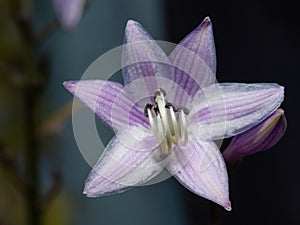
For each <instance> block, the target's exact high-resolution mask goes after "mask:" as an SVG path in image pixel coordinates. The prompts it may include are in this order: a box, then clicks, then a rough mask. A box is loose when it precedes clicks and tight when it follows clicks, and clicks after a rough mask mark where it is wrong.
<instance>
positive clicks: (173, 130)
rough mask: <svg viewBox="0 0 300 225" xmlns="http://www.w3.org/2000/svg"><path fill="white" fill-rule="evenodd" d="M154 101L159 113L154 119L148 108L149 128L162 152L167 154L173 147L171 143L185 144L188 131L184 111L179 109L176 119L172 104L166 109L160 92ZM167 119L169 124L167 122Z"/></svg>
mask: <svg viewBox="0 0 300 225" xmlns="http://www.w3.org/2000/svg"><path fill="white" fill-rule="evenodd" d="M155 101H156V103H157V106H158V109H159V113H158V114H157V116H156V119H155V120H154V118H153V116H152V111H151V110H150V109H149V108H148V109H147V112H148V117H149V123H150V126H151V130H152V132H153V134H154V136H155V138H156V140H157V141H158V143H159V145H160V148H161V150H162V153H163V154H169V153H170V152H171V150H172V148H173V144H177V143H178V144H180V145H182V146H185V145H186V144H187V141H188V132H187V124H186V117H185V113H184V112H183V110H180V113H179V116H178V119H177V118H176V115H175V111H174V109H173V107H172V106H171V107H170V109H166V107H165V105H166V103H165V99H164V96H163V94H162V93H161V94H160V95H159V96H156V100H155ZM169 121H170V122H171V124H169ZM178 123H179V124H178ZM170 125H171V126H170Z"/></svg>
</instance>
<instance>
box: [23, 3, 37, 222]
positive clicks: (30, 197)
mask: <svg viewBox="0 0 300 225" xmlns="http://www.w3.org/2000/svg"><path fill="white" fill-rule="evenodd" d="M22 3H23V4H22V5H21V7H23V10H21V11H22V12H23V13H24V12H26V13H25V15H26V16H25V20H24V19H23V20H22V19H21V20H20V23H19V28H20V30H21V32H22V36H23V40H24V42H23V49H22V50H23V69H24V74H26V85H25V88H24V116H25V118H24V119H25V127H24V128H25V130H24V132H25V135H26V136H25V137H26V151H25V175H26V179H27V190H26V204H27V205H26V206H27V207H26V208H27V210H28V211H27V224H28V225H40V224H41V210H40V207H39V204H38V203H39V197H40V180H39V151H38V145H37V140H36V135H35V130H36V126H35V107H36V100H37V92H36V90H37V88H36V85H37V82H36V80H37V79H36V75H37V71H36V61H35V54H34V53H35V38H34V33H33V30H32V27H31V18H32V15H31V14H32V10H31V9H32V2H31V1H30V0H23V1H22ZM23 15H24V14H23Z"/></svg>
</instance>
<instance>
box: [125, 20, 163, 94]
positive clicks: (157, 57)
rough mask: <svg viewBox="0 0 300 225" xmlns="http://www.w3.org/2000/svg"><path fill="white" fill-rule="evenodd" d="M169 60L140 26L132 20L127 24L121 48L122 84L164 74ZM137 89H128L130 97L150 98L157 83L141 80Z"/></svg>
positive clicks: (151, 80)
mask: <svg viewBox="0 0 300 225" xmlns="http://www.w3.org/2000/svg"><path fill="white" fill-rule="evenodd" d="M168 62H169V59H168V57H167V56H166V54H165V53H164V51H163V50H162V49H161V48H160V47H159V46H158V44H157V43H156V42H155V41H154V40H153V39H152V37H151V36H150V35H149V34H148V33H147V32H146V31H145V30H144V28H143V27H142V25H140V24H139V23H138V22H135V21H133V20H129V21H128V22H127V26H126V29H125V44H124V47H123V55H122V67H123V78H124V84H125V85H126V86H127V85H128V84H130V83H131V82H132V81H134V80H137V79H142V78H144V77H149V76H151V77H154V78H155V76H160V75H161V74H165V72H164V70H165V68H166V65H165V63H168ZM141 82H142V84H141V85H140V86H139V87H138V88H136V87H135V88H132V89H131V88H129V90H128V91H129V92H130V93H129V94H130V95H133V96H135V95H138V96H146V95H147V97H149V96H152V95H153V94H154V92H155V90H156V89H157V88H159V86H158V83H157V82H156V80H155V79H150V80H146V79H145V80H142V81H141Z"/></svg>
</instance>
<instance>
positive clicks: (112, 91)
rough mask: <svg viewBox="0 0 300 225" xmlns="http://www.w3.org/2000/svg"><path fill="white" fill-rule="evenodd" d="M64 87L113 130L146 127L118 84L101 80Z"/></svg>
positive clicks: (75, 82) (137, 110) (145, 119)
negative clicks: (134, 126) (133, 126)
mask: <svg viewBox="0 0 300 225" xmlns="http://www.w3.org/2000/svg"><path fill="white" fill-rule="evenodd" d="M64 86H65V88H66V89H68V90H69V91H70V92H71V93H72V94H74V95H75V96H76V97H78V98H79V100H80V101H81V102H82V103H83V104H85V105H86V106H87V107H88V108H90V109H91V110H92V111H93V112H95V113H96V114H97V116H98V117H99V118H100V119H101V120H102V121H103V122H105V123H106V124H107V125H109V126H111V127H112V128H113V129H116V130H121V129H126V128H127V127H128V126H132V125H136V126H137V125H143V126H145V127H148V120H147V118H146V117H145V116H144V115H143V113H142V112H141V111H140V110H139V108H137V106H135V105H134V103H133V102H131V100H130V99H129V98H128V97H127V95H126V94H125V93H124V91H123V86H122V85H121V84H118V83H114V82H110V81H102V80H81V81H66V82H64Z"/></svg>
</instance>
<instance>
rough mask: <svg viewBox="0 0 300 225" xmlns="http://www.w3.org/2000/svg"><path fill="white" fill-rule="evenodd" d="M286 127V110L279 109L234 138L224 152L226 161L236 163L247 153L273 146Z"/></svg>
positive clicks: (230, 163)
mask: <svg viewBox="0 0 300 225" xmlns="http://www.w3.org/2000/svg"><path fill="white" fill-rule="evenodd" d="M286 127H287V122H286V118H285V116H284V111H283V110H282V109H277V110H276V111H275V112H274V113H272V115H271V116H269V117H268V118H267V119H265V120H264V121H263V122H261V123H260V124H258V125H257V126H255V127H253V128H251V129H249V130H247V131H245V132H243V133H241V134H239V135H237V136H234V137H233V138H232V140H231V142H230V144H229V145H228V146H227V148H226V149H225V151H224V152H223V157H224V159H225V161H226V163H227V164H228V165H234V164H236V163H237V162H238V161H240V160H241V159H242V158H244V157H245V156H247V155H251V154H254V153H256V152H260V151H265V150H267V149H269V148H271V147H272V146H273V145H275V144H276V143H277V142H278V141H279V140H280V139H281V137H282V136H283V134H284V133H285V130H286Z"/></svg>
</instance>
